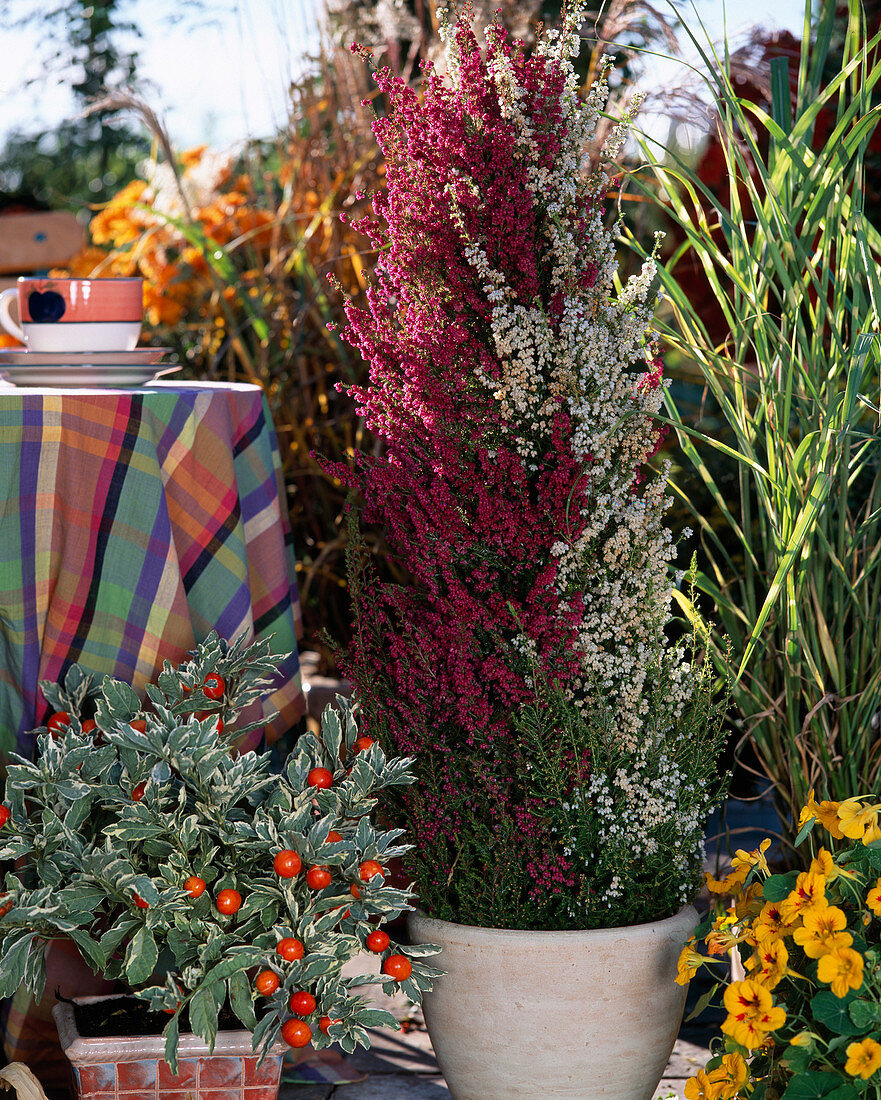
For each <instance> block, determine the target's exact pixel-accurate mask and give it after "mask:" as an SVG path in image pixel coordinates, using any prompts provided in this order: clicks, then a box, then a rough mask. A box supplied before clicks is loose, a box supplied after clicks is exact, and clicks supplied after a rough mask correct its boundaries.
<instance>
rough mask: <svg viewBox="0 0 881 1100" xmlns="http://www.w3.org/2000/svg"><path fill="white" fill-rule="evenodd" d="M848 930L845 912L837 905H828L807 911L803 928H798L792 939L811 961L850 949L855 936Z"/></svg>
mask: <svg viewBox="0 0 881 1100" xmlns="http://www.w3.org/2000/svg"><path fill="white" fill-rule="evenodd" d="M846 928H847V917H846V916H845V915H844V910H843V909H839V908H838V906H837V905H827V906H825V908H819V909H807V910H805V912H804V913H803V914H802V927H801V928H796V930H795V931H794V932H793V933H792V938H793V939H794V940H795V942H796V943H797V944H798V945H799V946H800V947H802V948H803V949H804V953H805V954H806V955H807V956H808V958H809V959H819V958H820V956H821V955H825V954H827V953H828V952H829V951H834V950H835V949H836V948H838V947H850V945H851V944H852V943H853V936H851V935H850V933H849V932H847V931H845V929H846Z"/></svg>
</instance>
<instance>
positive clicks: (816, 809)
mask: <svg viewBox="0 0 881 1100" xmlns="http://www.w3.org/2000/svg"><path fill="white" fill-rule="evenodd" d="M812 817H815V818H816V819H817V820H818V821H819V822H820V824H821V825H822V826H823V827H824V828H825V829H826V830H827V831H828V832H829V833H831V835H832V836H833V837H835V839H836V840H841V837H842V832H841V827H840V826H839V824H838V803H837V802H827V801H825V800H824V801H822V802H816V801H815V800H814V791H813V788H811V790H810V792H809V793H808V801H807V805H806V806H805V808H804V809H803V810H802V812H801V814H800V816H799V819H798V827H799V828H801V827H802V825H804V824H806V823H807V822H808V821H810V820H811V818H812Z"/></svg>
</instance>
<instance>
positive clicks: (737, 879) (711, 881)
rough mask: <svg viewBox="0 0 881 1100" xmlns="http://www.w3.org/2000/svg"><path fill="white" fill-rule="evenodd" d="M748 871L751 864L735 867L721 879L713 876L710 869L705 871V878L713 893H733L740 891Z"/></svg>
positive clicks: (708, 887)
mask: <svg viewBox="0 0 881 1100" xmlns="http://www.w3.org/2000/svg"><path fill="white" fill-rule="evenodd" d="M748 871H749V865H748V864H744V865H742V866H740V867H737V868H735V869H734V870H733V871H730V872H729V873H728V874H727V875H725V877H724V878H720V879H717V878H713V876H712V875H711V874H710V873H709V872H708V871H706V872H704V879H705V880H706V883H707V889H708V890H709V891H710V893H711V894H733V893H735V892H737V893H739V892H740V888H741V886H743V881H744V879H745V878H746V876H747V873H748Z"/></svg>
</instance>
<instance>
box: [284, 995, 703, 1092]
mask: <svg viewBox="0 0 881 1100" xmlns="http://www.w3.org/2000/svg"><path fill="white" fill-rule="evenodd" d="M707 1056H708V1051H707V1050H706V1048H705V1047H703V1046H699V1045H697V1044H696V1043H694V1042H692V1041H689V1040H687V1039H682V1038H680V1039H679V1040H677V1042H676V1047H675V1049H674V1051H673V1055H672V1057H671V1058H670V1063H669V1065H668V1066H667V1070H666V1072H665V1074H664V1079H663V1080H662V1081H661V1084H660V1085H659V1086H658V1090H657V1093H656V1096H657V1098H658V1100H668V1098H669V1100H672V1098H673V1097H675V1100H683V1098H684V1096H685V1091H684V1090H685V1082H686V1080H687V1079H688V1078H689V1077H690V1076H692V1074H693V1073H694V1072H695V1070H696V1069H699V1068H700V1067H701V1066H703V1065H704V1063H705V1062H706V1059H707ZM345 1064H346V1065H347V1066H348V1067H350V1068H351V1069H355V1070H359V1071H361V1072H363V1073H365V1074H366V1075H367V1076H366V1079H364V1080H361V1081H351V1082H346V1083H345V1084H336V1085H331V1084H323V1085H319V1084H313V1085H289V1086H283V1087H282V1090H281V1093H280V1100H330V1098H331V1097H332V1098H333V1100H449V1096H450V1093H449V1090H448V1089H447V1086H446V1085H445V1084H444V1079H443V1077H442V1076H441V1073H440V1071H439V1070H438V1066H437V1062H436V1061H435V1059H434V1053H433V1051H432V1049H431V1043H430V1041H429V1038H428V1033H427V1032H426V1030H425V1028H424V1026H423V1024H422V1021H421V1017H420V1016H418V1015H417V1016H414V1017H413V1019H412V1023H411V1026H410V1027H409V1030H408V1031H406V1032H405V1033H401V1032H392V1031H379V1032H377V1033H376V1036H375V1040H374V1043H373V1046H372V1047H371V1049H370V1050H366V1051H358V1052H357V1053H355V1054H353V1055H350V1056H349V1057H347V1058H346V1060H345ZM535 1095H536V1100H541V1097H542V1091H541V1083H540V1082H537V1083H536V1093H535ZM610 1100H616V1098H614V1097H612V1098H610Z"/></svg>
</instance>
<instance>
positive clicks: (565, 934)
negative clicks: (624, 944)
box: [408, 904, 698, 941]
mask: <svg viewBox="0 0 881 1100" xmlns="http://www.w3.org/2000/svg"><path fill="white" fill-rule="evenodd" d="M689 913H690V914H693V917H691V918H689V919H690V920H692V922H693V923H695V924H696V923H697V918H698V913H697V910H696V909H695V908H694V906H693V905H691V904H688V905H683V906H682V907H681V908H680V909H677V911H676V912H675V913H672V914H671V915H670V916H669V917H661V918H660V920H655V921H646V922H644V923H642V924H622V925H619V926H616V927H614V928H570V929H544V928H489V927H487V926H486V925H480V924H457V923H456V922H455V921H448V920H442V919H441V918H440V917H432V916H429V914H428V913H423V912H422V910H421V909H414V910H412V911H411V912H410V913H409V914H408V917H409V919H410V920H414V919H415V920H418V921H420V922H425V924H426V925H428V926H431V925H432V924H434V925H436V926H437V927H438V928H439V929H440V928H447V929H450V932H448V933H446V935H447V936H448V937H449V938H454V937H456V936H457V935H461V936H468V937H470V938H472V939H473V938H474V936H475V935H477V936H487V937H494V938H495V937H498V938H505V937H509V938H510V939H512V940H515V939H518V938H519V939H525V938H530V939H535V938H536V937H540V938H543V939H547V940H548V941H550V940H551V939H555V938H559V939H575V938H576V937H587V936H589V937H591V938H594V937H595V938H597V939H613V938H614V939H619V938H620V937H621V936H622V935H631V936H633V935H638V934H639V933H640V932H650V931H651V930H654V929H657V928H663V927H664V926H665V925H669V926H674V925H676V924H681V923H683V922H684V918H685V916H686V914H689ZM428 938H429V939H430V938H431V936H430V933H428Z"/></svg>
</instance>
